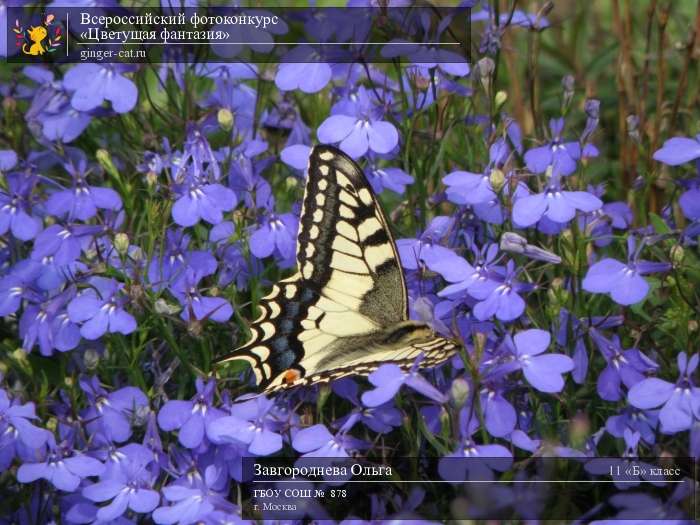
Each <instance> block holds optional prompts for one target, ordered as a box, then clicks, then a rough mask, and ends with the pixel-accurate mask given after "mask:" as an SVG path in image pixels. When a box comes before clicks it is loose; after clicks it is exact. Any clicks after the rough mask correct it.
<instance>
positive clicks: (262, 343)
mask: <svg viewBox="0 0 700 525" xmlns="http://www.w3.org/2000/svg"><path fill="white" fill-rule="evenodd" d="M307 171H308V178H307V181H306V187H305V191H304V198H303V201H302V210H301V217H300V224H299V233H298V237H297V250H296V260H297V267H298V268H297V270H298V271H297V273H296V274H294V275H293V276H291V277H289V278H287V279H283V280H281V281H280V282H279V283H277V284H276V285H275V286H274V287H273V288H272V292H271V293H270V294H269V295H267V296H266V297H263V299H262V300H261V302H260V304H259V305H258V306H259V308H260V310H261V314H260V316H259V317H258V319H256V320H255V322H254V323H253V325H252V326H251V328H250V331H251V336H250V339H249V340H248V342H246V343H245V344H244V345H243V346H241V347H239V348H237V349H236V350H234V351H233V353H231V354H229V355H226V356H224V357H222V358H220V359H219V360H218V363H225V362H229V361H232V360H243V361H247V362H248V363H249V364H250V366H251V368H252V370H253V372H254V373H255V377H256V380H257V383H258V385H259V386H261V387H262V389H263V392H264V393H272V392H275V391H278V390H281V389H285V388H290V387H295V386H299V385H311V384H315V383H321V382H328V381H331V380H334V379H338V378H341V377H345V376H350V375H355V374H358V375H367V374H369V373H371V372H372V371H374V370H375V369H377V368H378V367H379V366H380V365H382V364H384V363H394V364H397V365H399V366H400V367H401V368H402V369H404V370H407V369H410V368H411V367H412V366H413V364H414V362H415V361H416V358H417V357H418V356H420V355H421V354H423V360H422V361H421V362H420V366H433V365H436V364H439V363H440V362H443V361H445V360H446V359H448V358H449V357H451V356H452V355H453V354H454V353H455V352H456V351H457V349H458V348H459V346H458V344H457V343H456V342H454V341H451V340H449V339H445V338H443V337H440V336H437V335H436V334H435V333H434V332H433V330H432V329H431V328H430V327H429V326H428V325H427V324H425V323H422V322H418V321H412V320H409V318H408V297H407V291H406V283H405V281H404V274H403V271H402V269H401V263H400V260H399V256H398V252H397V250H396V245H395V244H394V239H393V238H392V235H391V231H390V230H389V226H388V223H387V221H386V217H385V216H384V213H383V212H382V209H381V206H380V204H379V202H378V201H377V198H376V196H375V195H374V192H373V191H372V187H371V186H370V184H369V181H368V180H367V178H366V177H365V175H364V173H363V171H362V169H361V168H360V167H359V166H358V165H357V164H356V163H355V161H353V160H352V159H351V158H350V157H348V156H347V155H346V154H345V153H343V152H342V151H340V150H339V149H337V148H335V147H332V146H327V145H318V146H316V147H314V148H313V150H312V151H311V154H310V156H309V165H308V170H307Z"/></svg>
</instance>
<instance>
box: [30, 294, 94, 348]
mask: <svg viewBox="0 0 700 525" xmlns="http://www.w3.org/2000/svg"><path fill="white" fill-rule="evenodd" d="M74 295H75V288H74V287H71V288H69V289H68V290H66V291H65V292H63V293H61V294H59V295H57V296H54V297H51V298H49V299H47V300H45V301H41V302H33V301H28V302H27V305H26V306H25V308H24V312H23V313H22V317H21V318H20V321H19V335H20V337H21V338H22V348H23V349H24V350H25V351H27V352H29V351H30V350H31V349H32V348H33V347H34V345H35V344H36V343H37V342H38V343H39V350H40V352H41V355H44V356H49V355H51V354H53V350H54V349H56V350H58V351H59V352H67V351H68V350H73V349H74V348H75V347H76V346H78V343H80V329H79V328H78V325H76V324H75V323H73V322H72V321H71V320H70V318H69V317H68V313H67V312H66V309H65V305H66V303H67V302H68V301H70V300H71V299H72V298H73V297H74Z"/></svg>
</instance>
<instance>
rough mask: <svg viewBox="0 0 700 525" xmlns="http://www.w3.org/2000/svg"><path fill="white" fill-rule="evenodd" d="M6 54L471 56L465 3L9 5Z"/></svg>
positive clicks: (278, 58) (197, 58) (85, 57)
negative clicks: (93, 6)
mask: <svg viewBox="0 0 700 525" xmlns="http://www.w3.org/2000/svg"><path fill="white" fill-rule="evenodd" d="M7 24H8V28H7V39H8V42H7V50H8V58H7V60H8V61H9V62H20V63H37V62H50V63H70V62H125V63H164V62H182V63H194V62H197V63H200V62H260V63H264V62H296V63H300V62H304V63H308V62H332V63H349V62H391V61H393V60H397V59H403V60H406V61H409V62H413V63H417V64H426V65H427V66H428V67H429V66H430V65H431V64H437V63H467V62H469V54H470V48H471V43H470V35H471V29H470V25H471V9H469V8H466V7H451V8H447V7H391V8H389V7H385V8H380V7H324V8H308V7H304V8H301V7H296V8H295V7H275V8H264V9H260V8H243V7H209V8H183V9H174V8H165V9H164V8H125V7H102V8H87V7H55V8H38V7H28V6H24V7H8V8H7Z"/></svg>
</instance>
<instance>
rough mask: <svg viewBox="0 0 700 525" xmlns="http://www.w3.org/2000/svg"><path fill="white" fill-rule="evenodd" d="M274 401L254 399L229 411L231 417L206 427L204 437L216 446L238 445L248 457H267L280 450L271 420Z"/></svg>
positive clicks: (277, 425)
mask: <svg viewBox="0 0 700 525" xmlns="http://www.w3.org/2000/svg"><path fill="white" fill-rule="evenodd" d="M274 406H275V403H274V401H272V400H270V399H267V398H265V397H262V396H260V397H257V398H255V399H251V400H249V401H244V402H243V403H236V404H234V405H233V406H232V407H231V415H230V416H224V417H221V418H218V419H216V420H214V421H211V422H210V423H208V424H207V436H209V439H210V440H211V441H212V442H213V443H216V444H223V443H231V442H238V443H244V444H245V445H247V450H248V453H250V454H255V455H256V456H268V455H270V454H274V453H275V452H278V451H279V450H281V449H282V435H281V434H280V433H279V432H278V430H279V428H278V427H279V424H278V422H276V421H275V420H274V418H273V414H272V411H273V408H274Z"/></svg>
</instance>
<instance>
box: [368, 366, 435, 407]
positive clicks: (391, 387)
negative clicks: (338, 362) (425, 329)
mask: <svg viewBox="0 0 700 525" xmlns="http://www.w3.org/2000/svg"><path fill="white" fill-rule="evenodd" d="M420 360H421V358H420V357H419V358H418V359H416V363H415V364H414V365H413V367H412V368H411V370H410V371H408V372H404V371H403V370H401V367H399V366H398V365H394V364H385V365H382V366H380V367H379V368H377V369H376V370H375V371H374V372H372V373H371V374H370V375H369V376H368V379H369V382H370V383H372V384H373V385H374V387H375V388H374V390H369V391H367V392H365V393H364V394H362V403H364V405H365V406H367V407H377V406H380V405H383V404H384V403H386V402H388V401H389V400H390V399H391V398H393V397H394V396H395V395H396V393H397V392H398V391H399V389H400V388H401V386H403V385H406V386H409V387H411V388H412V389H413V390H415V391H417V392H420V393H421V394H423V395H424V396H426V397H429V398H430V399H432V400H433V401H435V402H437V403H445V402H446V401H447V397H446V396H445V395H444V394H443V393H442V392H440V391H439V390H437V389H436V388H435V387H434V386H433V385H431V384H430V383H428V381H426V379H425V378H424V377H423V376H422V375H420V374H419V373H418V364H420Z"/></svg>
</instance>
